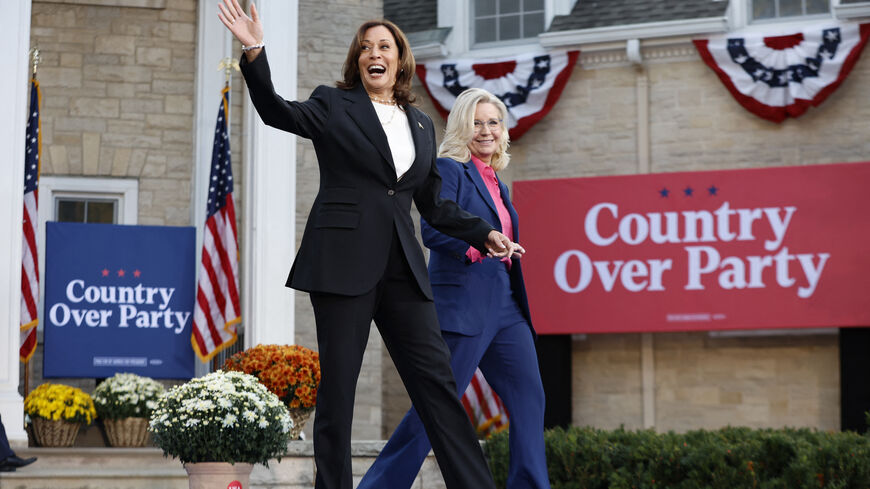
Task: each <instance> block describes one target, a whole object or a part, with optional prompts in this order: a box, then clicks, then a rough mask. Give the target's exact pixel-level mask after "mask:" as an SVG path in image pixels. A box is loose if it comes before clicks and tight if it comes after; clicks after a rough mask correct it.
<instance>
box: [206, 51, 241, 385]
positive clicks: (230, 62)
mask: <svg viewBox="0 0 870 489" xmlns="http://www.w3.org/2000/svg"><path fill="white" fill-rule="evenodd" d="M220 70H223V71H224V76H225V77H226V79H225V81H224V90H223V91H229V90H230V82H231V81H232V78H233V70H236V71H241V69H240V67H239V61H238V60H237V59H235V58H232V57H226V58H223V59H222V60H221V61H220V63H218V71H220ZM224 114H225V117H226V125H227V133H228V134H229V128H230V108H229V104H226V105H225V109H224ZM220 367H221V366H220V365H219V364H218V355H215V356H213V357H212V359H211V371H212V372H214V371H217V370H219V369H220Z"/></svg>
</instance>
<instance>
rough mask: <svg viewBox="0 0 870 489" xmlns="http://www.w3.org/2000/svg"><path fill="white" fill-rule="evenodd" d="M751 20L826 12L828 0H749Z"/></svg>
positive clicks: (828, 6) (828, 4) (828, 9)
mask: <svg viewBox="0 0 870 489" xmlns="http://www.w3.org/2000/svg"><path fill="white" fill-rule="evenodd" d="M751 5H752V10H751V11H752V19H753V20H771V19H779V18H783V17H799V16H803V15H818V14H827V13H829V12H830V11H831V5H830V0H751Z"/></svg>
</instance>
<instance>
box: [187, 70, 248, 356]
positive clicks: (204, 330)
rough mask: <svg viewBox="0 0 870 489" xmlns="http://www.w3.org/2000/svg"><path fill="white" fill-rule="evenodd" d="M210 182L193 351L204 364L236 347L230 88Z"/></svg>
mask: <svg viewBox="0 0 870 489" xmlns="http://www.w3.org/2000/svg"><path fill="white" fill-rule="evenodd" d="M221 95H222V97H221V105H220V109H219V110H218V118H217V126H216V128H215V135H214V147H213V148H212V157H211V175H210V176H209V189H208V202H207V216H206V221H205V232H204V233H203V241H202V263H201V265H200V268H199V284H198V286H197V291H196V308H195V310H194V312H193V336H192V337H191V343H192V344H193V349H194V351H195V352H196V354H197V356H199V358H200V360H202V361H203V362H207V361H209V360H210V359H211V358H212V357H214V356H215V355H216V354H218V353H219V352H220V351H221V350H223V349H224V348H227V347H228V346H230V345H232V344H233V343H235V342H236V339H237V335H236V324H238V323H239V322H240V321H241V320H242V318H241V307H240V305H239V270H238V268H239V267H238V261H239V243H238V238H237V232H236V211H235V207H234V205H233V170H232V166H231V165H230V140H229V135H228V133H227V126H228V124H227V117H228V115H229V102H230V94H229V87H227V88H224V90H223V92H222V93H221Z"/></svg>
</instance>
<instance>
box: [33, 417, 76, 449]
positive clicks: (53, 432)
mask: <svg viewBox="0 0 870 489" xmlns="http://www.w3.org/2000/svg"><path fill="white" fill-rule="evenodd" d="M81 427H82V425H81V423H70V422H69V421H64V420H57V421H53V420H50V419H43V418H33V434H34V436H36V443H37V444H38V445H39V446H41V447H71V446H73V444H74V443H75V441H76V436H77V435H78V434H79V429H80V428H81Z"/></svg>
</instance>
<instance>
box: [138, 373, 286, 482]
mask: <svg viewBox="0 0 870 489" xmlns="http://www.w3.org/2000/svg"><path fill="white" fill-rule="evenodd" d="M292 427H293V421H292V420H291V419H290V415H289V414H288V413H287V408H286V407H285V406H284V405H283V404H282V403H281V401H280V400H279V399H278V397H277V396H276V395H275V394H272V393H271V392H269V390H268V389H266V387H265V386H263V384H261V383H260V382H258V381H257V378H256V377H253V376H251V375H247V374H245V373H242V372H226V371H223V370H219V371H217V372H213V373H210V374H208V375H206V376H204V377H199V378H195V379H193V380H191V381H189V382H187V383H185V384H182V385H179V386H176V387H173V388H172V389H170V390H168V391H166V393H165V394H163V396H161V397H160V399H159V400H158V401H157V408H156V409H155V410H154V412H153V413H152V415H151V422H150V424H149V431H150V432H151V436H152V438H153V440H154V443H155V444H156V445H157V446H158V447H160V448H161V449H162V450H163V454H164V455H165V456H171V457H175V458H178V459H179V460H180V461H181V462H182V463H183V464H184V468H185V470H187V472H188V474H189V476H190V487H191V489H193V488H195V487H203V488H205V487H228V484H229V483H234V482H235V483H236V484H237V485H238V484H240V485H241V486H242V487H248V478H249V476H250V473H251V469H253V464H255V463H262V464H267V463H268V461H269V460H270V459H272V458H277V459H278V460H280V459H281V456H282V455H284V453H285V452H286V449H287V441H288V440H289V435H290V429H291V428H292Z"/></svg>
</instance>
